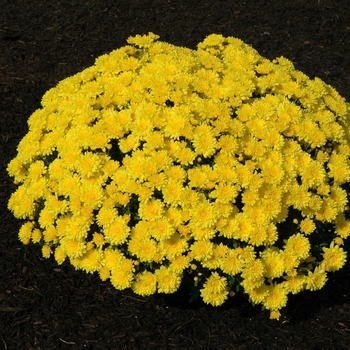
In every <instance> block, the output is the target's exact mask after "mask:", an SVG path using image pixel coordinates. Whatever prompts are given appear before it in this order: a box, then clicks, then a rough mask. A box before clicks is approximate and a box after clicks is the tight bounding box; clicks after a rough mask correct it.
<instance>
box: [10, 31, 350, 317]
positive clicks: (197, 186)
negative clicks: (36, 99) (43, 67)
mask: <svg viewBox="0 0 350 350" xmlns="http://www.w3.org/2000/svg"><path fill="white" fill-rule="evenodd" d="M158 38H159V37H158V36H157V35H155V34H153V33H149V34H148V35H145V36H140V35H136V36H135V37H131V38H129V39H128V45H127V46H125V47H122V48H120V49H117V50H115V51H113V52H111V53H110V54H105V55H102V56H100V57H99V58H97V60H96V62H95V64H94V65H93V66H92V67H90V68H87V69H85V70H83V71H82V72H80V73H78V74H76V75H74V76H72V77H69V78H67V79H64V80H63V81H61V82H60V83H59V84H58V85H57V86H56V87H55V88H52V89H51V90H49V91H48V92H47V93H45V95H44V96H43V98H42V108H40V109H38V110H37V111H35V112H34V113H33V114H32V115H31V116H30V118H29V120H28V126H29V132H28V133H27V134H26V135H25V136H24V138H23V139H22V140H21V142H20V143H19V145H18V148H17V150H18V153H17V156H16V157H15V158H14V159H13V160H12V161H11V162H10V163H9V164H8V168H7V169H8V172H9V174H10V176H12V177H13V178H14V182H15V183H16V184H17V185H18V188H17V190H16V192H14V193H13V194H12V196H11V198H10V200H9V203H8V207H9V209H10V210H11V211H12V212H13V214H14V216H15V217H16V218H19V219H23V220H24V223H23V225H22V227H21V228H20V231H19V239H20V240H21V241H22V242H23V243H24V244H29V243H38V244H40V245H41V246H42V254H43V256H44V257H45V258H49V257H50V255H53V256H54V258H55V259H56V261H57V263H58V264H62V263H63V262H64V261H65V260H66V259H67V260H68V261H69V262H70V263H71V264H72V265H73V266H74V267H75V268H76V269H82V270H84V271H86V272H87V273H94V272H96V273H98V274H99V276H100V277H101V279H102V280H103V281H105V280H107V279H109V280H110V282H111V283H112V285H113V286H114V287H115V288H116V289H118V290H122V289H126V288H131V289H132V290H133V291H134V292H135V293H137V294H139V295H142V296H147V295H151V294H154V293H157V292H158V293H173V292H175V291H176V290H177V289H178V288H179V286H180V284H181V281H183V280H186V281H190V283H192V287H193V288H194V290H197V291H198V294H199V295H200V297H201V298H202V299H203V300H204V302H205V303H207V304H212V305H214V306H218V305H222V304H223V303H224V302H225V300H226V299H228V297H229V296H232V295H234V293H235V292H237V291H242V292H244V293H246V295H247V296H248V297H249V299H250V300H251V302H252V303H254V304H261V305H262V306H263V307H264V308H266V309H268V310H270V311H271V318H276V319H278V318H279V317H280V310H281V308H283V307H284V306H285V305H286V303H287V297H288V295H289V294H290V293H292V294H296V293H299V292H301V291H303V290H311V291H313V290H318V289H320V288H322V287H323V286H324V285H325V283H326V280H327V274H328V273H329V272H332V271H336V270H339V269H340V268H341V267H342V266H343V265H344V264H345V262H346V252H345V251H344V249H343V248H342V245H343V243H344V239H346V238H347V237H348V236H349V234H350V221H349V215H348V214H347V210H348V192H347V186H348V184H349V181H350V163H349V157H350V144H349V139H350V131H349V119H350V112H349V110H350V109H349V104H348V103H347V102H346V101H345V99H344V98H342V97H341V96H340V95H339V94H338V92H337V91H336V90H335V89H334V88H332V87H331V86H329V85H327V84H326V83H324V82H323V81H322V80H321V79H318V78H315V79H310V78H308V77H307V76H306V75H305V74H303V73H301V72H300V71H298V70H296V69H295V68H294V66H293V64H292V63H291V62H290V61H289V60H287V59H286V58H284V57H280V58H277V59H275V60H273V61H270V60H268V59H266V58H264V57H262V56H260V55H259V54H258V53H257V51H255V50H254V49H253V48H252V47H250V46H249V45H247V44H245V43H243V42H242V41H241V40H239V39H236V38H233V37H228V38H225V37H223V36H221V35H217V34H212V35H209V36H208V37H207V38H206V39H205V40H204V41H203V42H201V43H200V44H198V49H197V50H191V49H188V48H183V47H177V46H174V45H171V44H168V43H165V42H161V41H157V39H158Z"/></svg>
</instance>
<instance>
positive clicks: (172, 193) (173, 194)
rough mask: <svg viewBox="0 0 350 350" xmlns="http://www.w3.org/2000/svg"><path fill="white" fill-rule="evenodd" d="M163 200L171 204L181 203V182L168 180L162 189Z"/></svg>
mask: <svg viewBox="0 0 350 350" xmlns="http://www.w3.org/2000/svg"><path fill="white" fill-rule="evenodd" d="M162 193H163V198H164V202H165V203H168V204H172V205H177V204H181V203H182V194H183V186H182V184H181V182H179V181H174V180H169V181H168V182H167V183H166V184H165V185H164V187H163V189H162Z"/></svg>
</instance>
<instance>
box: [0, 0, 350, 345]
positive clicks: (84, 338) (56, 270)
mask: <svg viewBox="0 0 350 350" xmlns="http://www.w3.org/2000/svg"><path fill="white" fill-rule="evenodd" d="M0 8H1V10H0V121H1V123H0V194H1V195H0V334H1V339H0V349H15V350H18V349H43V350H51V349H100V350H102V349H225V350H226V349H314V350H316V349H322V350H323V349H350V261H349V262H348V263H347V265H346V266H345V268H344V269H342V270H341V271H338V272H336V273H333V274H331V275H330V276H329V280H328V282H327V285H326V286H325V287H324V288H323V289H322V290H320V291H317V292H303V293H300V294H298V295H296V296H291V297H290V298H289V301H288V306H287V307H286V308H285V310H284V311H283V316H282V317H281V319H280V320H279V321H275V320H269V312H267V311H262V310H261V308H260V307H253V306H252V305H251V304H249V302H248V301H247V300H246V299H245V297H244V296H239V295H238V296H235V297H234V298H232V299H231V300H230V301H229V302H228V303H227V304H225V305H224V306H222V307H219V308H213V307H210V306H206V305H204V304H203V303H201V302H196V303H192V304H188V302H187V300H188V296H187V291H186V289H184V288H181V289H180V290H179V291H178V292H177V293H175V294H173V295H156V296H152V297H148V298H142V297H139V296H137V295H135V294H133V293H132V292H130V291H117V290H115V289H114V288H113V287H112V286H111V284H110V283H109V282H101V280H100V279H99V278H98V276H96V275H95V274H93V275H87V274H85V273H83V272H81V271H75V270H74V269H73V268H72V267H71V266H70V265H69V264H67V263H64V264H63V265H61V266H58V265H57V264H56V263H55V261H54V260H53V259H48V260H46V259H42V258H41V253H40V248H39V247H38V246H34V245H30V246H24V245H22V244H21V243H20V242H19V241H18V238H17V234H18V229H19V227H20V222H19V220H16V219H15V218H14V217H13V216H12V214H11V213H10V212H9V211H8V210H7V208H6V207H7V201H8V199H9V196H10V194H11V193H12V192H13V191H14V190H15V186H14V185H13V183H12V180H11V179H10V178H9V177H8V176H7V173H6V166H7V163H8V162H9V161H10V159H12V158H13V157H14V156H15V154H16V146H17V144H18V142H19V141H20V140H21V138H22V137H23V136H24V135H25V134H26V133H27V131H28V128H27V119H28V117H29V116H30V115H31V113H32V112H33V111H35V110H36V109H37V108H39V107H40V100H41V97H42V95H43V94H44V92H45V91H47V90H48V89H49V88H51V87H53V86H55V85H56V84H57V83H58V82H59V81H60V80H62V79H63V78H65V77H67V76H70V75H74V74H75V73H77V72H79V71H81V70H83V69H84V68H86V67H89V66H91V65H93V63H94V60H95V58H96V57H98V56H100V55H101V54H103V53H108V52H110V51H112V50H113V49H116V48H118V47H121V46H124V45H125V44H126V39H127V38H128V37H129V36H132V35H135V34H145V33H148V32H149V31H152V32H154V33H156V34H158V35H160V37H161V40H163V41H167V42H170V43H172V44H175V45H179V46H185V47H189V48H192V49H195V48H196V44H197V43H199V42H200V41H202V40H203V39H204V38H205V37H206V36H207V35H208V34H211V33H220V34H223V35H225V36H229V35H230V36H234V37H238V38H240V39H242V40H243V41H245V42H246V43H248V44H250V45H252V46H253V47H254V48H255V49H257V50H258V51H259V52H260V54H261V55H263V56H265V57H267V58H269V59H273V58H275V57H278V56H281V55H283V56H285V57H287V58H288V59H290V60H291V61H293V62H294V64H295V66H296V68H297V69H299V70H301V71H303V72H304V73H305V74H307V75H308V76H310V77H315V76H318V77H320V78H321V79H323V80H324V81H325V82H326V83H328V84H330V85H332V86H333V87H335V88H336V89H337V90H338V91H339V92H340V94H341V95H343V96H344V97H345V98H346V99H347V100H348V101H350V74H349V67H350V2H349V1H348V0H308V1H304V0H270V1H269V0H254V1H253V0H252V1H249V0H246V1H238V0H231V1H225V0H197V1H190V0H188V1H185V0H153V1H150V0H132V1H124V0H119V1H115V0H103V1H102V0H93V1H92V0H84V1H83V0H60V1H57V0H50V1H41V0H0ZM347 248H348V251H349V244H347ZM349 260H350V259H349Z"/></svg>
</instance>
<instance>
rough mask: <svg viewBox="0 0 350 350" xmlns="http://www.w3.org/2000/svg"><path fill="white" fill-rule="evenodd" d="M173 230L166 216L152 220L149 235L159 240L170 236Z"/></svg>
mask: <svg viewBox="0 0 350 350" xmlns="http://www.w3.org/2000/svg"><path fill="white" fill-rule="evenodd" d="M174 231H175V230H174V227H173V225H172V224H171V223H170V221H169V219H168V218H166V217H161V218H159V219H156V220H154V221H152V225H151V226H150V233H151V235H152V236H153V237H154V238H155V239H156V240H158V241H160V242H161V241H164V240H166V239H168V238H170V237H171V236H172V235H173V233H174Z"/></svg>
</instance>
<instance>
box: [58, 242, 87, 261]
mask: <svg viewBox="0 0 350 350" xmlns="http://www.w3.org/2000/svg"><path fill="white" fill-rule="evenodd" d="M61 248H62V251H63V252H64V253H65V254H66V255H67V256H68V257H69V258H70V259H76V258H80V257H82V256H83V255H84V254H85V252H86V245H85V242H82V241H76V240H74V239H70V238H67V237H63V238H62V239H61Z"/></svg>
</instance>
